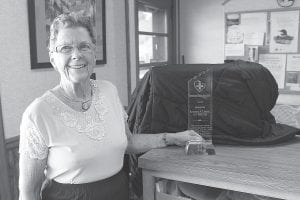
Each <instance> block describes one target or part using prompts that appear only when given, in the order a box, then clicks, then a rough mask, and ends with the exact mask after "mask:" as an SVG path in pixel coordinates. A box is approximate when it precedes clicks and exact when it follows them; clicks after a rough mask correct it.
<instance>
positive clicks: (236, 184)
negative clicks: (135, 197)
mask: <svg viewBox="0 0 300 200" xmlns="http://www.w3.org/2000/svg"><path fill="white" fill-rule="evenodd" d="M139 167H141V168H142V170H143V193H144V200H154V199H155V178H158V177H159V178H166V179H171V180H178V181H183V182H189V183H194V184H199V185H206V186H211V187H216V188H223V189H228V190H234V191H240V192H247V193H252V194H258V195H264V196H268V197H275V198H282V199H288V200H299V199H300V137H299V136H298V137H296V139H295V140H293V141H291V142H289V143H284V144H281V145H272V146H264V147H249V146H248V147H245V146H223V145H222V146H221V145H218V146H216V155H212V156H207V155H191V156H187V155H185V152H184V148H180V147H168V148H163V149H153V150H151V151H149V152H147V153H146V154H144V155H143V156H141V157H140V158H139Z"/></svg>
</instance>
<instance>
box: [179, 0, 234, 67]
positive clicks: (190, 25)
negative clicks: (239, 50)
mask: <svg viewBox="0 0 300 200" xmlns="http://www.w3.org/2000/svg"><path fill="white" fill-rule="evenodd" d="M233 1H234V0H233ZM222 2H223V0H210V1H207V0H184V1H182V0H180V1H179V20H180V25H179V26H180V30H179V37H180V39H179V40H180V53H179V54H180V57H181V56H182V55H184V58H185V63H187V64H191V63H223V61H224V56H223V55H224V45H223V44H224V33H223V31H224V7H223V6H222Z"/></svg>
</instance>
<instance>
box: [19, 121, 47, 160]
mask: <svg viewBox="0 0 300 200" xmlns="http://www.w3.org/2000/svg"><path fill="white" fill-rule="evenodd" d="M20 137H21V138H20V145H19V152H20V153H25V154H26V155H27V156H28V157H29V158H31V159H39V160H42V159H45V158H46V157H47V156H48V147H47V146H46V144H45V142H44V140H43V138H42V136H41V134H40V133H39V132H38V131H37V130H36V128H35V127H34V126H33V124H32V123H26V127H22V128H21V134H20Z"/></svg>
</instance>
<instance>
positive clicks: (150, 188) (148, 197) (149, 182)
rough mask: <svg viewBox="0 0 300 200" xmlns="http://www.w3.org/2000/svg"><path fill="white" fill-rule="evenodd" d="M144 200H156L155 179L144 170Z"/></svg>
mask: <svg viewBox="0 0 300 200" xmlns="http://www.w3.org/2000/svg"><path fill="white" fill-rule="evenodd" d="M143 200H155V177H154V176H152V175H151V172H149V171H147V170H143Z"/></svg>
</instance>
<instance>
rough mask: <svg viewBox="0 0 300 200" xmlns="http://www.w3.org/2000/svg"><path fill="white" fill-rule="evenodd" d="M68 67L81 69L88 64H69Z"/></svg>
mask: <svg viewBox="0 0 300 200" xmlns="http://www.w3.org/2000/svg"><path fill="white" fill-rule="evenodd" d="M67 67H69V68H72V69H81V68H85V67H86V65H85V64H80V65H78V64H76V65H67Z"/></svg>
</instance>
